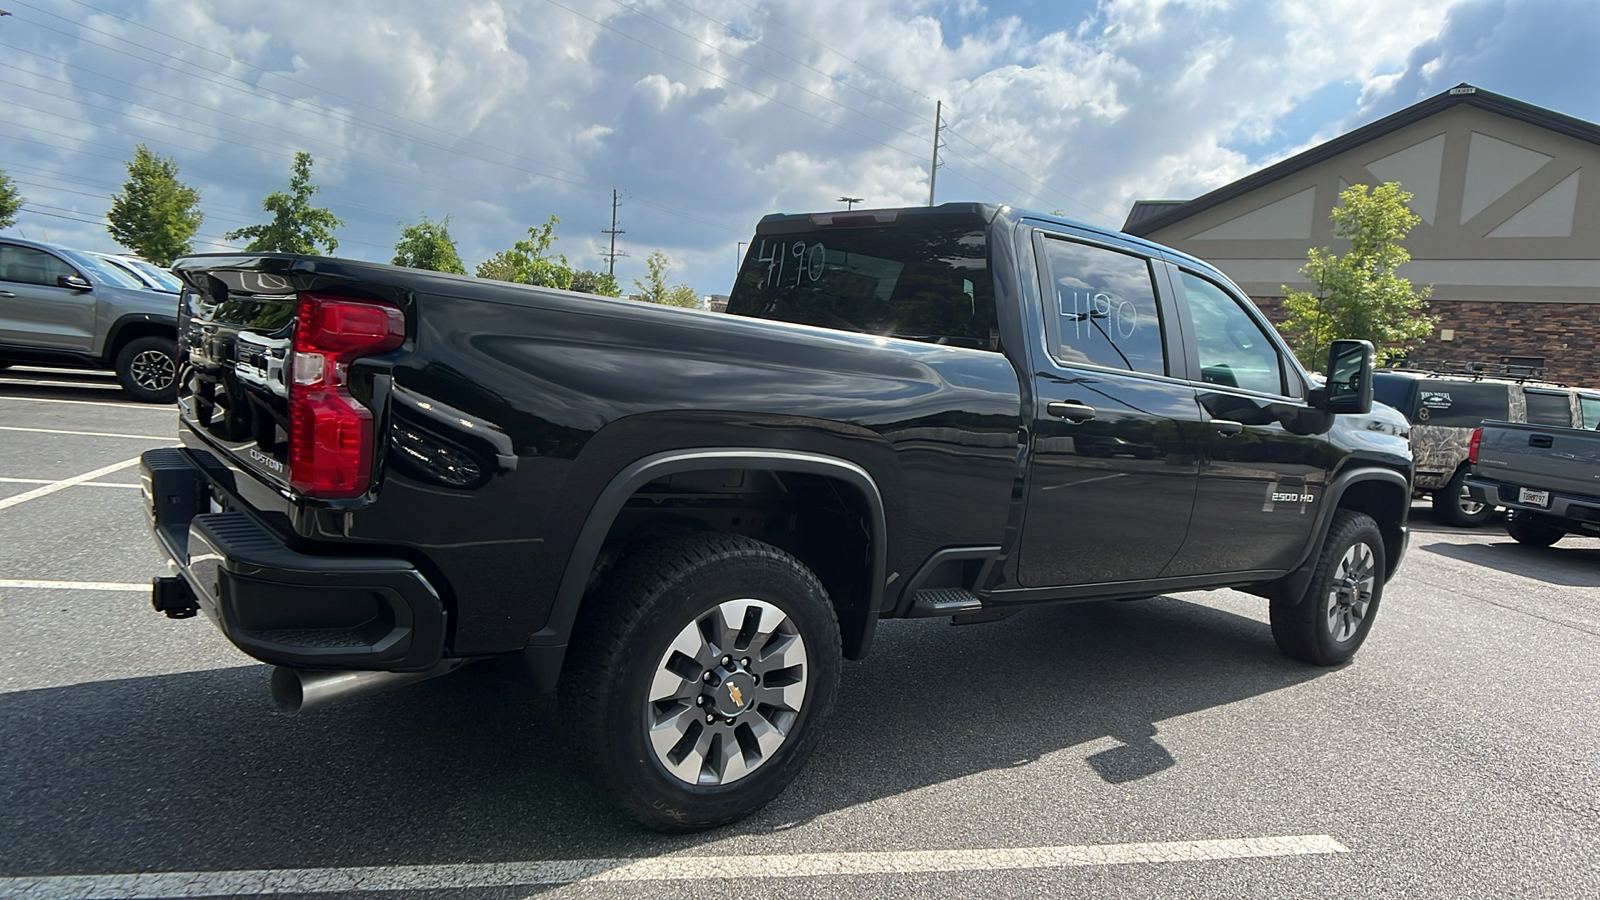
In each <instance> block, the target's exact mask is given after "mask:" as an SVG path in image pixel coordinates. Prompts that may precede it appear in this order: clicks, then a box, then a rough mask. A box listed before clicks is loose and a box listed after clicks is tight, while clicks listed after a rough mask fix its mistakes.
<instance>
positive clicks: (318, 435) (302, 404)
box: [289, 294, 406, 499]
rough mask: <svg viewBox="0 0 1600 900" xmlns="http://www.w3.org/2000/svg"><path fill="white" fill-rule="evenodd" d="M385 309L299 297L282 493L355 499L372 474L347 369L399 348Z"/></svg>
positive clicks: (398, 324)
mask: <svg viewBox="0 0 1600 900" xmlns="http://www.w3.org/2000/svg"><path fill="white" fill-rule="evenodd" d="M405 336H406V320H405V316H404V315H403V314H402V313H401V312H400V310H398V309H395V308H394V307H392V306H386V305H384V304H380V303H373V302H370V301H366V300H351V299H348V298H345V297H328V296H325V295H320V294H301V295H300V307H299V310H298V312H297V315H296V321H295V329H294V355H293V356H292V357H291V358H290V362H289V370H290V373H289V486H290V487H292V488H294V489H295V490H296V491H298V492H299V493H301V494H303V495H304V496H307V497H318V498H323V499H338V498H341V497H359V496H361V495H362V494H363V493H365V492H366V490H367V482H368V481H369V480H370V477H371V471H372V411H371V410H369V409H367V408H366V407H365V406H362V405H361V404H360V403H358V402H356V399H355V398H354V397H352V396H350V391H349V390H348V387H347V384H348V373H349V367H350V362H351V361H352V360H354V359H357V358H359V357H362V356H368V355H371V354H374V353H383V352H384V351H387V350H393V349H394V348H396V347H398V346H400V344H401V342H403V341H404V340H405Z"/></svg>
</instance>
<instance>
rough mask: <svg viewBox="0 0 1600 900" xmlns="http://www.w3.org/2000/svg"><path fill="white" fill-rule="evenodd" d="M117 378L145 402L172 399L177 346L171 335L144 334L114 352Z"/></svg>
mask: <svg viewBox="0 0 1600 900" xmlns="http://www.w3.org/2000/svg"><path fill="white" fill-rule="evenodd" d="M116 372H117V381H118V382H120V383H121V384H122V389H123V390H125V391H127V392H128V393H130V394H132V395H133V396H134V399H136V400H141V401H143V402H145V403H171V402H172V401H173V400H174V399H176V397H177V396H178V387H177V385H178V362H177V346H176V344H175V342H174V341H173V340H172V339H171V338H164V337H157V336H155V335H147V336H145V337H140V338H134V339H133V340H131V341H129V342H128V343H127V344H126V345H125V346H123V348H122V350H121V351H119V352H118V353H117V360H116Z"/></svg>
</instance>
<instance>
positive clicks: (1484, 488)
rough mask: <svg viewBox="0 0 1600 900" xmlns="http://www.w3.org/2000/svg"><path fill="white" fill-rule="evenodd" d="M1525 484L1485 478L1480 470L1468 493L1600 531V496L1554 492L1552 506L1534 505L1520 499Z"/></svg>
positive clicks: (1470, 479)
mask: <svg viewBox="0 0 1600 900" xmlns="http://www.w3.org/2000/svg"><path fill="white" fill-rule="evenodd" d="M1522 487H1525V485H1519V484H1513V483H1511V482H1507V481H1498V480H1495V479H1492V478H1485V477H1484V476H1482V475H1480V474H1478V473H1476V472H1474V473H1472V474H1470V475H1468V476H1467V492H1468V493H1470V494H1471V495H1472V499H1474V500H1477V501H1478V502H1479V503H1491V504H1494V505H1496V506H1504V507H1506V508H1507V509H1512V510H1516V511H1518V512H1524V513H1535V514H1537V515H1541V516H1549V517H1550V518H1554V519H1561V520H1562V522H1563V524H1565V525H1567V526H1568V527H1569V528H1571V529H1572V530H1574V531H1586V532H1589V533H1591V534H1600V497H1592V496H1589V495H1587V494H1569V493H1562V492H1560V491H1550V505H1549V506H1532V505H1529V504H1527V503H1522V502H1520V501H1519V500H1518V499H1517V496H1518V489H1519V488H1522ZM1539 490H1544V489H1543V488H1540V489H1539Z"/></svg>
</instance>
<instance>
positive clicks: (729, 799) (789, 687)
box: [559, 534, 840, 832]
mask: <svg viewBox="0 0 1600 900" xmlns="http://www.w3.org/2000/svg"><path fill="white" fill-rule="evenodd" d="M839 669H840V645H839V624H838V620H837V618H836V617H835V614H834V610H833V605H832V604H831V603H830V602H829V600H828V594H827V592H826V590H824V589H823V587H822V584H821V583H820V582H819V581H818V580H817V578H816V576H815V575H813V574H812V573H811V571H810V570H809V569H807V568H806V567H805V565H804V564H802V563H801V562H800V561H799V560H797V559H795V558H794V557H793V556H790V555H789V554H787V553H785V552H783V551H782V550H779V549H777V548H776V547H772V546H769V545H767V544H764V543H761V542H760V541H756V540H753V539H750V538H745V537H740V536H737V535H724V534H699V535H690V536H685V537H674V538H669V539H665V540H661V541H658V542H656V543H653V544H650V545H648V546H646V547H644V548H642V549H640V550H638V551H635V552H633V553H631V554H629V555H628V556H627V557H625V558H624V559H623V561H622V562H621V563H620V564H619V565H618V566H617V568H616V570H614V571H613V572H612V573H611V575H610V576H608V577H607V579H606V583H605V586H604V587H603V588H602V589H601V592H600V594H599V595H598V596H596V597H594V598H593V599H591V600H590V601H587V602H586V603H585V606H584V609H583V610H582V612H581V614H580V617H579V621H578V623H577V625H576V626H575V628H574V633H573V641H572V647H571V649H570V650H569V652H568V663H567V667H566V669H565V671H563V673H562V677H561V688H560V698H559V700H560V707H561V710H562V718H563V719H564V720H565V722H566V723H567V724H568V726H569V727H570V729H571V732H572V738H573V742H574V743H575V744H576V746H577V748H578V750H579V752H580V753H581V754H582V756H583V758H584V760H585V761H586V762H587V763H588V764H589V766H590V768H591V770H592V771H593V772H594V774H595V776H596V777H597V778H598V779H599V780H600V781H601V782H602V783H604V784H605V786H606V787H607V788H609V789H610V790H611V791H612V793H613V794H615V795H616V797H617V799H618V801H619V802H620V803H621V804H622V806H623V807H624V808H625V809H627V811H628V812H629V813H630V814H631V815H633V817H634V818H636V819H638V820H639V821H641V822H643V823H644V824H646V825H648V826H650V827H652V828H656V829H659V830H662V831H674V832H684V831H694V830H698V829H702V828H711V827H715V826H717V825H724V824H727V823H729V822H732V821H734V820H736V819H740V818H742V817H744V816H746V815H748V814H750V813H751V812H754V811H755V810H757V809H759V808H760V807H761V806H762V805H763V804H765V803H767V801H769V800H771V799H772V798H773V797H776V796H777V795H778V794H779V793H780V792H781V791H782V790H783V789H784V788H785V787H786V786H788V784H789V783H790V782H791V781H793V780H794V778H795V776H796V775H798V774H799V772H800V769H801V767H802V766H803V765H804V764H805V761H806V759H807V758H808V757H809V756H810V755H811V751H812V749H813V748H814V746H815V745H816V742H817V739H818V737H819V736H820V733H821V725H822V722H823V720H824V719H826V717H827V715H828V713H829V711H830V710H831V708H832V706H833V699H834V694H835V692H836V690H837V687H838V681H839Z"/></svg>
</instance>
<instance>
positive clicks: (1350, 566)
mask: <svg viewBox="0 0 1600 900" xmlns="http://www.w3.org/2000/svg"><path fill="white" fill-rule="evenodd" d="M1377 571H1378V567H1377V564H1376V558H1375V556H1374V554H1373V552H1372V548H1371V547H1369V546H1367V544H1366V542H1364V541H1358V542H1357V543H1354V544H1351V545H1350V549H1348V550H1346V551H1345V552H1344V556H1342V557H1340V559H1339V566H1338V568H1336V569H1335V570H1334V573H1333V583H1332V584H1331V585H1330V586H1329V588H1328V604H1327V610H1328V633H1329V634H1331V635H1332V636H1333V639H1334V641H1336V642H1338V643H1344V642H1345V641H1348V640H1350V639H1351V638H1352V637H1354V636H1355V633H1356V632H1357V631H1358V630H1360V628H1361V622H1362V621H1363V620H1364V619H1365V618H1366V616H1367V610H1368V608H1369V607H1370V606H1371V605H1372V589H1373V587H1374V586H1375V585H1376V583H1377Z"/></svg>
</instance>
